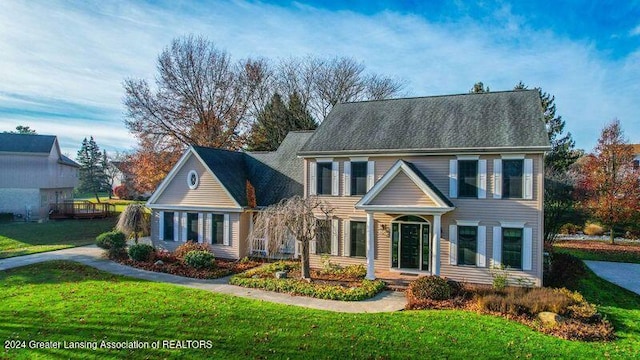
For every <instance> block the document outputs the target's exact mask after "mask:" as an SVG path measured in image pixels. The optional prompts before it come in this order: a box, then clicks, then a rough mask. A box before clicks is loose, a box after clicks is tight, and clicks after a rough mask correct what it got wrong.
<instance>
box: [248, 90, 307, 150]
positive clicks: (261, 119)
mask: <svg viewBox="0 0 640 360" xmlns="http://www.w3.org/2000/svg"><path fill="white" fill-rule="evenodd" d="M316 126H317V125H316V122H315V121H314V120H313V118H312V117H311V114H310V113H309V111H307V110H306V109H305V107H304V105H303V104H302V101H301V100H300V97H299V96H298V95H297V94H296V93H293V94H291V96H290V97H289V104H288V105H285V103H284V101H283V100H282V97H281V96H280V94H278V93H275V94H274V95H273V96H272V97H271V101H269V103H268V104H267V105H266V106H265V107H264V108H263V109H262V110H261V111H260V112H259V113H258V116H257V118H256V123H255V124H254V125H253V128H252V129H251V135H250V137H249V141H248V148H249V150H252V151H274V150H276V149H277V148H278V146H280V143H282V140H284V138H285V137H286V136H287V134H288V133H289V132H290V131H295V130H313V129H315V128H316Z"/></svg>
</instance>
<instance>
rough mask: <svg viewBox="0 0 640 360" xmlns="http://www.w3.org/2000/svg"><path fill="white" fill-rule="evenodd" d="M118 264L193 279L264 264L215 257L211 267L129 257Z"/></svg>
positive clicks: (222, 274)
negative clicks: (196, 267) (161, 262)
mask: <svg viewBox="0 0 640 360" xmlns="http://www.w3.org/2000/svg"><path fill="white" fill-rule="evenodd" d="M115 261H117V262H119V263H120V264H123V265H127V266H131V267H135V268H138V269H143V270H148V271H155V272H160V273H166V274H172V275H178V276H184V277H190V278H195V279H217V278H221V277H225V276H228V275H233V274H239V273H241V272H244V271H247V270H249V269H251V268H254V267H256V266H260V265H262V264H264V261H262V260H259V259H257V260H256V259H250V260H248V261H239V260H227V259H216V260H215V264H216V266H215V267H214V268H211V269H200V270H198V269H194V268H192V267H190V266H187V265H185V264H183V263H182V262H180V261H176V262H165V263H164V264H162V265H155V264H154V263H155V261H154V262H141V261H134V260H131V259H117V260H115Z"/></svg>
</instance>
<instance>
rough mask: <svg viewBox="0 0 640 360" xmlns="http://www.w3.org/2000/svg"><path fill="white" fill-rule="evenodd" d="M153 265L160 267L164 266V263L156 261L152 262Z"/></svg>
mask: <svg viewBox="0 0 640 360" xmlns="http://www.w3.org/2000/svg"><path fill="white" fill-rule="evenodd" d="M153 265H155V266H161V265H164V261H162V260H158V261H156V262H154V263H153Z"/></svg>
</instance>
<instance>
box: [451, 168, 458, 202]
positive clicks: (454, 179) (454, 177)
mask: <svg viewBox="0 0 640 360" xmlns="http://www.w3.org/2000/svg"><path fill="white" fill-rule="evenodd" d="M449 197H450V198H457V197H458V160H457V159H454V160H449Z"/></svg>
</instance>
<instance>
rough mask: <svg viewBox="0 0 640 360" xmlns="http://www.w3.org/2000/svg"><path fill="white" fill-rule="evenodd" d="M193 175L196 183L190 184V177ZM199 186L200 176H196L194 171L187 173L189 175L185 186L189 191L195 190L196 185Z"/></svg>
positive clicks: (196, 173)
mask: <svg viewBox="0 0 640 360" xmlns="http://www.w3.org/2000/svg"><path fill="white" fill-rule="evenodd" d="M192 175H195V176H196V182H195V184H192V183H191V176H192ZM199 184H200V175H198V172H197V171H195V170H191V171H189V173H188V174H187V186H189V189H191V190H195V189H197V188H198V185H199Z"/></svg>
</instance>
